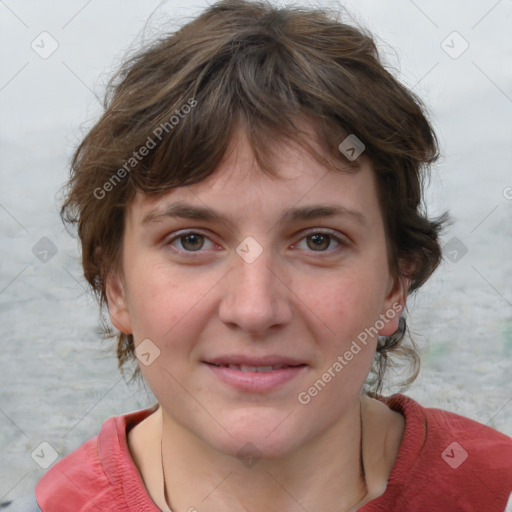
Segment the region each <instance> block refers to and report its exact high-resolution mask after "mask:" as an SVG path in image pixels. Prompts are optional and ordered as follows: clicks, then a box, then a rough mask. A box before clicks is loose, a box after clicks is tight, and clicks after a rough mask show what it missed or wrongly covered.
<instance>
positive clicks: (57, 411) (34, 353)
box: [0, 0, 512, 502]
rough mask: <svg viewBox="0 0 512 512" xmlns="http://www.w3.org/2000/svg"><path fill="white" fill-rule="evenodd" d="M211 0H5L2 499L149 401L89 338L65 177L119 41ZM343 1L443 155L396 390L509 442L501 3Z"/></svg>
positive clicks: (511, 73)
mask: <svg viewBox="0 0 512 512" xmlns="http://www.w3.org/2000/svg"><path fill="white" fill-rule="evenodd" d="M300 4H301V5H308V6H319V7H322V6H329V7H336V5H337V4H336V3H334V2H327V1H318V2H314V3H313V2H309V1H306V0H304V1H302V2H300ZM207 5H208V4H207V2H204V1H199V0H195V1H191V2H187V3H186V4H185V2H179V1H174V0H173V1H167V2H156V1H146V2H136V1H134V0H124V1H121V0H106V1H102V2H99V1H98V0H89V1H85V0H68V1H67V2H57V1H49V0H46V1H36V0H26V1H24V2H21V1H17V0H6V1H2V2H0V59H1V65H0V112H1V115H0V155H1V158H0V183H1V187H0V239H1V243H0V329H1V331H0V334H1V342H0V343H1V345H0V346H1V352H0V390H1V394H0V502H1V501H2V500H8V499H12V498H15V497H18V496H21V495H24V494H27V493H29V492H32V490H33V487H34V486H35V484H36V482H37V480H38V479H39V478H40V477H41V476H42V475H43V474H44V472H45V471H46V468H44V467H41V460H40V459H39V460H38V457H37V453H41V450H42V449H43V450H45V452H46V453H55V457H59V458H60V457H63V456H65V455H67V454H68V453H70V452H72V451H73V450H74V449H76V448H78V446H80V445H81V444H82V443H83V442H85V441H86V440H88V439H90V438H91V437H93V436H94V435H96V434H97V433H98V431H99V429H100V428H101V425H102V423H103V421H104V420H105V419H107V418H108V417H110V416H114V415H120V414H125V413H127V412H130V411H133V410H137V409H141V408H146V407H148V406H149V405H151V404H152V403H153V402H154V398H153V396H152V395H151V392H150V391H149V389H147V388H145V387H143V386H138V385H134V384H130V385H128V384H127V383H126V382H125V380H123V378H122V377H121V374H120V373H119V371H118V369H117V361H116V358H115V352H114V351H113V344H112V343H113V342H104V341H101V339H100V336H99V334H98V327H99V322H98V310H97V306H96V304H95V302H94V300H93V298H92V297H91V295H90V294H89V293H88V292H87V291H86V290H87V288H86V284H85V280H84V279H83V277H82V272H81V266H80V257H79V251H78V245H77V240H75V239H74V238H72V237H71V236H70V235H69V234H68V233H67V232H66V231H65V229H64V227H63V225H62V223H61V221H60V218H59V215H58V211H59V202H60V199H61V196H60V188H61V187H62V186H63V184H64V183H65V181H66V179H67V176H68V166H69V161H70V158H71V155H72V153H73V150H74V148H75V147H76V145H77V144H78V142H79V141H80V139H81V137H82V136H83V134H84V133H85V132H86V131H87V130H88V129H89V128H90V127H91V126H92V125H93V123H94V121H95V120H97V118H98V116H99V115H100V113H101V111H102V107H101V104H100V100H101V99H102V97H103V93H104V90H105V89H104V87H105V84H106V82H107V80H108V78H109V76H110V74H111V72H112V71H113V70H114V69H116V68H117V66H118V65H119V64H120V62H121V61H122V59H123V57H124V56H125V54H126V52H127V51H128V50H133V49H136V48H138V47H139V46H140V45H141V43H142V42H143V41H144V40H145V39H151V37H152V36H153V35H154V34H157V33H161V32H162V31H172V30H174V29H176V28H177V27H179V26H180V25H182V24H183V23H185V22H187V21H188V20H189V19H190V18H191V17H193V16H195V15H197V14H198V13H199V12H200V11H202V10H203V9H204V8H205V7H206V6H207ZM342 5H343V6H344V7H345V8H346V9H347V10H348V12H349V13H350V16H351V17H352V19H353V20H354V21H355V22H357V23H361V24H363V25H365V26H366V27H368V28H369V29H370V30H371V31H373V33H374V34H375V35H376V36H377V40H378V43H379V49H380V51H381V53H382V56H383V57H384V59H385V62H386V64H387V65H388V66H389V67H390V68H393V69H394V70H395V74H396V76H398V77H399V79H400V80H401V81H402V82H403V83H405V84H406V85H407V86H408V87H410V88H412V89H413V90H414V92H416V93H417V94H418V95H419V96H420V97H421V98H422V99H423V100H424V101H425V103H426V104H427V106H428V107H429V109H430V111H431V119H432V122H433V124H434V127H435V129H436V130H437V134H438V136H439V139H440V143H441V150H442V153H443V157H442V159H441V160H440V162H439V164H438V165H436V167H435V168H434V170H433V174H432V177H431V181H430V185H429V188H428V191H427V197H428V211H429V213H430V214H431V215H437V214H439V213H441V212H442V211H444V210H445V209H448V210H449V211H450V213H451V215H452V218H453V220H454V223H453V225H452V226H451V227H450V228H449V229H448V230H447V231H446V232H445V233H444V235H443V245H444V246H445V253H446V259H445V261H444V262H443V264H442V265H441V267H440V268H439V269H438V270H437V271H436V273H435V274H434V276H433V277H432V279H431V280H430V281H429V282H428V283H427V284H426V285H425V286H424V288H423V289H421V290H420V291H419V293H418V295H417V296H416V297H413V298H411V299H410V301H409V306H408V307H409V317H408V318H409V325H410V328H411V331H412V334H413V336H414V339H415V341H416V343H417V344H418V345H419V347H420V348H421V351H422V353H423V359H422V370H421V373H420V377H418V379H417V380H416V381H415V382H414V383H413V385H412V386H411V387H410V388H409V389H408V390H407V391H405V393H406V394H407V395H408V396H410V397H412V398H414V399H415V400H418V401H419V402H420V403H421V404H422V405H424V406H429V407H437V408H441V409H446V410H450V411H453V412H456V413H458V414H461V415H463V416H467V417H469V418H472V419H474V420H476V421H479V422H480V423H483V424H486V425H489V426H491V427H493V428H496V429H498V430H500V431H502V432H504V433H506V434H508V435H509V436H512V387H511V380H512V379H511V376H512V291H511V290H512V257H511V256H512V222H511V221H510V219H511V218H512V144H511V140H512V138H511V135H512V121H511V120H512V38H511V36H510V26H512V1H510V0H500V1H496V0H479V1H476V0H473V1H463V0H452V1H451V2H444V1H440V0H434V1H433V0H430V1H427V0H415V1H413V0H389V1H386V2H380V1H377V0H358V1H356V0H349V1H344V2H343V3H342ZM349 21H350V18H349ZM507 34H508V35H507ZM389 377H390V378H393V375H392V374H390V375H389ZM398 391H400V389H399V388H398V387H397V386H396V385H394V384H393V382H391V383H390V384H389V385H388V387H387V388H386V389H385V393H384V394H392V393H394V392H398ZM41 443H48V444H49V445H50V446H49V447H48V445H47V444H43V445H42V444H41ZM52 450H53V451H54V452H53V451H52ZM43 465H44V464H43Z"/></svg>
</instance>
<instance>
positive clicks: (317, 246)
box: [166, 231, 346, 253]
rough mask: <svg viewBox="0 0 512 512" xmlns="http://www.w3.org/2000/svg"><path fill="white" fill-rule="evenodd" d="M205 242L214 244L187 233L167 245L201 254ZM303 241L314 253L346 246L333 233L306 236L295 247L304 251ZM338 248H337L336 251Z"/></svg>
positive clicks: (197, 235)
mask: <svg viewBox="0 0 512 512" xmlns="http://www.w3.org/2000/svg"><path fill="white" fill-rule="evenodd" d="M205 240H208V241H210V243H212V242H211V240H210V239H209V238H208V237H207V236H206V235H203V234H201V233H198V232H195V231H188V232H185V233H183V232H182V233H179V234H177V235H176V236H174V237H173V238H171V239H170V240H169V241H168V242H166V245H170V246H171V247H173V246H174V243H175V242H177V241H179V243H180V244H181V248H177V247H175V249H176V250H177V251H179V252H186V253H193V252H200V251H201V249H203V248H204V245H205ZM303 240H306V245H307V247H308V248H309V249H311V250H312V251H313V252H326V251H325V249H327V248H328V247H329V246H330V245H331V244H332V241H335V242H336V244H338V245H337V247H338V246H341V245H346V244H345V242H343V240H342V239H340V238H339V237H337V236H334V235H333V234H331V233H326V232H322V231H314V232H310V233H308V234H306V236H304V237H303V238H301V239H300V242H299V243H298V244H295V245H294V247H298V248H299V249H303V248H302V247H300V243H301V242H302V241H303ZM337 247H335V249H336V248H337Z"/></svg>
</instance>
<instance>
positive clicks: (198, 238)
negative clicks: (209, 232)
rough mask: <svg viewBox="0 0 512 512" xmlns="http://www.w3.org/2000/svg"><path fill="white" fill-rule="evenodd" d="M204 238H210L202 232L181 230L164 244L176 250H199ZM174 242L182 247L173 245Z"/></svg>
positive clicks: (189, 251)
mask: <svg viewBox="0 0 512 512" xmlns="http://www.w3.org/2000/svg"><path fill="white" fill-rule="evenodd" d="M205 240H210V239H209V238H208V237H207V236H206V235H203V234H202V233H198V232H196V231H185V232H184V231H182V232H181V233H178V234H176V235H174V236H173V237H172V238H170V239H169V240H167V241H166V242H165V245H170V246H171V247H173V248H174V249H175V250H177V251H178V252H185V253H191V252H200V251H201V249H202V248H203V247H204V245H205ZM174 242H178V243H179V244H180V245H181V247H182V248H177V247H174ZM210 242H211V240H210Z"/></svg>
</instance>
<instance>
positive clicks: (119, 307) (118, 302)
mask: <svg viewBox="0 0 512 512" xmlns="http://www.w3.org/2000/svg"><path fill="white" fill-rule="evenodd" d="M105 292H106V295H107V303H108V312H109V316H110V321H111V322H112V325H114V327H115V328H116V329H118V330H119V331H120V332H122V333H124V334H132V324H131V320H130V312H129V309H128V301H127V296H126V287H125V285H124V282H123V279H122V277H121V276H120V275H119V274H118V273H110V274H108V276H107V278H106V283H105Z"/></svg>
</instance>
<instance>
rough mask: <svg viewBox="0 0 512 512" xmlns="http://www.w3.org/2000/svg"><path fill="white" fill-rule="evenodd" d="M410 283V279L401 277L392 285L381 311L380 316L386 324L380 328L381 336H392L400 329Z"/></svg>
mask: <svg viewBox="0 0 512 512" xmlns="http://www.w3.org/2000/svg"><path fill="white" fill-rule="evenodd" d="M410 284H411V280H410V279H407V278H404V277H399V278H398V279H396V280H395V282H394V286H393V285H392V289H391V291H390V293H389V295H388V296H387V297H386V300H385V301H384V307H383V310H382V311H381V315H380V318H381V320H382V322H383V323H384V326H383V327H382V329H379V336H391V335H392V334H394V333H395V332H396V331H397V330H398V327H399V319H400V315H401V314H402V313H403V311H404V309H405V304H406V302H407V295H408V293H409V286H410Z"/></svg>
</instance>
